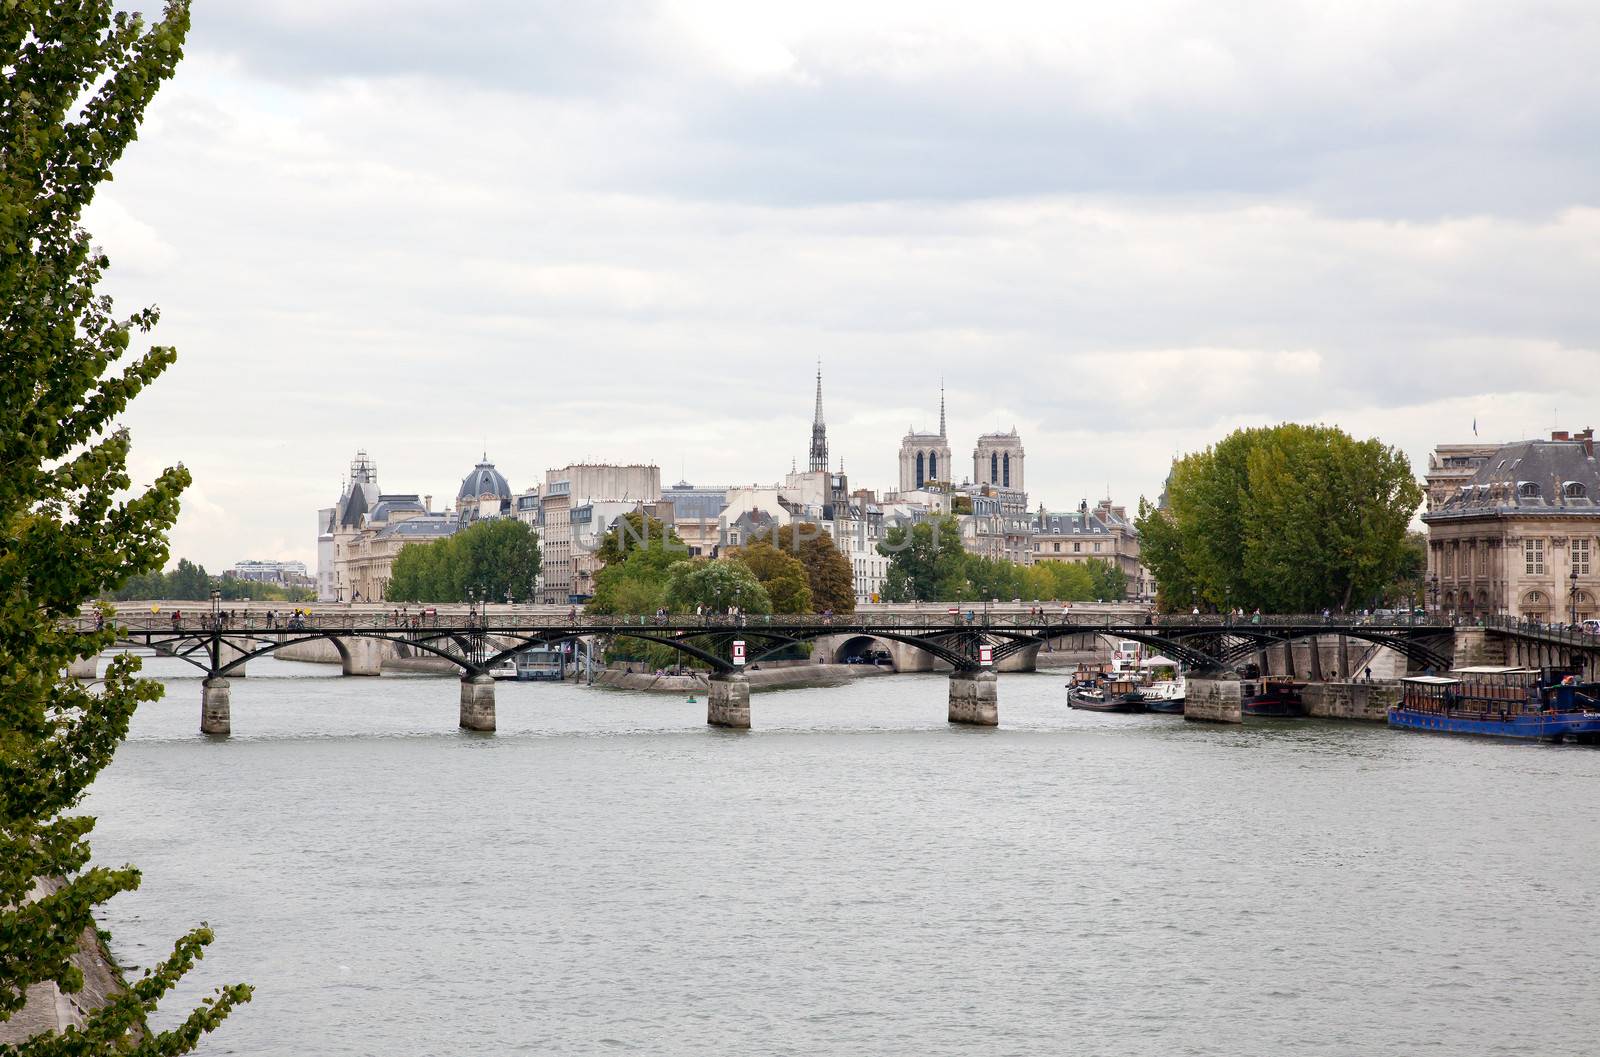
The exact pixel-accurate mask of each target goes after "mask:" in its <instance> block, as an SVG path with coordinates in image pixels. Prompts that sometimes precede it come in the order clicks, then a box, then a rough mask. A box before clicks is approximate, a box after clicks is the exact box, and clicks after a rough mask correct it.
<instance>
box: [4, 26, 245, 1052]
mask: <svg viewBox="0 0 1600 1057" xmlns="http://www.w3.org/2000/svg"><path fill="white" fill-rule="evenodd" d="M188 28H189V9H188V4H187V3H183V2H171V3H169V4H168V5H167V7H166V12H165V15H164V17H163V18H162V19H161V20H159V21H157V22H155V23H153V24H149V25H147V24H145V23H144V22H143V21H142V20H140V19H139V18H138V16H135V15H130V14H125V13H114V12H113V9H112V5H111V4H110V3H99V4H55V3H47V2H45V0H18V2H11V3H7V4H5V5H3V6H0V37H3V38H4V40H3V44H0V56H3V57H0V350H3V355H4V369H3V370H0V416H3V419H4V421H5V428H4V429H3V430H0V466H3V467H4V472H0V1018H4V1019H9V1018H10V1017H11V1016H12V1015H13V1014H14V1013H16V1012H17V1011H18V1010H19V1009H20V1008H22V1006H23V1004H24V996H25V993H26V991H27V989H28V988H29V987H30V986H32V985H34V984H37V983H43V982H47V981H54V982H55V983H56V984H58V985H59V986H60V988H61V989H62V990H63V991H65V992H67V993H69V994H71V993H74V992H77V991H78V990H80V989H81V988H82V986H83V974H82V972H81V971H80V970H78V969H77V968H76V967H74V966H73V964H72V962H71V960H70V959H71V956H72V955H73V954H74V953H75V952H76V951H77V949H78V946H79V943H80V939H81V938H82V937H83V936H84V935H85V933H86V932H89V930H92V929H93V927H94V916H93V915H94V909H95V908H96V907H97V906H99V905H100V904H102V903H104V902H105V901H106V900H108V899H110V898H111V897H112V896H114V895H116V894H117V893H119V892H126V891H130V890H132V889H134V888H136V887H138V884H139V873H138V871H137V870H135V869H133V868H132V867H122V868H119V869H112V868H109V867H105V866H94V867H90V866H89V861H90V848H89V842H88V837H89V833H90V832H91V830H92V829H93V827H94V820H93V819H92V818H90V817H87V816H83V815H73V814H71V812H72V811H73V810H74V809H75V808H77V807H78V805H79V804H80V803H81V801H82V798H83V796H84V793H85V791H86V790H87V789H88V787H89V785H90V783H91V782H92V781H93V780H94V777H95V775H97V774H98V773H99V772H100V771H101V769H102V768H104V767H105V766H106V765H107V764H108V763H109V762H110V761H111V758H112V755H113V753H114V752H115V751H116V748H117V746H118V745H119V744H120V743H121V742H122V740H123V738H124V737H125V736H126V735H127V731H128V721H129V719H130V718H131V716H132V715H133V712H134V710H135V708H137V707H138V705H139V703H140V702H143V701H152V700H155V699H156V698H158V697H159V696H160V695H161V687H160V684H158V683H156V682H154V681H153V680H148V679H140V678H138V675H137V673H138V670H139V662H138V659H137V658H134V657H127V656H124V657H119V658H116V659H115V660H113V661H112V662H111V663H110V664H109V665H107V668H106V673H105V679H104V681H103V682H102V683H101V684H100V686H99V687H98V689H97V692H90V691H89V690H88V689H87V688H85V687H82V686H79V685H77V684H76V683H74V682H72V681H70V680H67V679H65V678H64V677H63V676H62V674H61V673H62V671H63V669H65V668H66V667H67V665H68V664H70V663H71V662H72V661H73V660H75V659H77V658H79V657H83V656H91V655H93V654H95V653H98V652H99V651H100V650H101V649H103V648H105V647H108V646H109V645H111V643H112V641H113V637H114V633H113V632H112V631H111V630H110V629H107V630H106V631H105V632H102V633H94V632H79V631H77V630H76V628H75V627H73V626H71V625H67V624H64V623H63V622H64V621H65V620H67V619H68V618H71V617H73V616H74V615H76V614H77V612H78V610H79V607H80V605H81V604H82V602H83V600H84V599H87V598H95V597H101V596H104V595H105V594H107V593H110V592H112V591H115V590H116V589H117V588H118V587H119V586H120V585H121V584H122V583H123V582H124V581H125V580H127V579H128V578H130V577H132V576H137V575H141V574H149V573H154V572H158V571H159V570H160V569H161V568H162V566H163V565H165V563H166V560H167V543H166V534H167V533H168V532H169V531H170V530H171V528H172V525H173V523H174V522H175V521H176V519H177V516H178V500H179V496H180V494H181V493H182V491H183V489H184V488H185V487H186V486H187V485H188V483H189V474H188V473H187V472H186V471H185V470H184V469H183V468H182V467H181V466H178V467H171V468H169V469H167V470H164V471H163V472H162V473H161V474H160V475H159V476H158V477H157V478H156V480H155V482H154V483H153V484H152V485H151V486H150V487H149V488H147V489H145V490H143V491H130V490H131V489H132V486H133V480H132V478H131V476H130V475H129V473H128V469H127V462H128V451H129V438H128V434H127V432H126V431H124V430H121V429H117V428H115V426H114V424H115V423H116V421H117V420H118V418H119V417H120V416H121V415H122V413H123V412H124V410H125V409H126V408H127V406H128V404H129V402H130V401H131V400H132V399H133V398H134V397H135V396H136V395H137V394H138V393H139V392H140V391H142V390H143V389H144V387H145V386H147V385H149V384H150V383H151V382H152V381H154V380H155V378H156V377H157V376H159V375H160V374H161V372H162V371H164V370H165V369H166V368H167V367H168V366H170V365H171V364H172V362H173V360H174V358H175V355H176V354H175V353H174V351H173V350H172V349H171V348H166V347H159V346H158V347H153V348H151V349H149V350H148V351H147V352H145V353H143V354H142V355H138V356H136V357H135V358H134V359H133V360H132V362H129V363H122V362H121V361H122V360H123V357H124V355H125V354H126V353H127V352H128V348H129V345H130V343H131V341H132V338H133V336H134V334H135V333H141V334H142V333H146V332H148V331H149V330H150V329H151V328H152V327H153V326H154V325H155V323H156V319H157V312H156V310H155V309H154V308H147V309H143V310H141V311H137V312H134V313H133V314H132V315H131V316H128V317H126V318H118V317H116V316H115V315H114V314H113V306H112V304H111V301H110V298H108V297H106V296H104V295H102V294H99V293H97V292H96V290H95V287H96V285H97V284H98V282H99V281H100V278H101V276H102V275H103V274H104V272H105V270H106V268H107V267H109V263H110V262H109V261H108V260H107V259H106V257H105V256H104V255H102V254H100V253H99V252H98V251H97V250H95V249H93V248H92V247H91V244H90V238H89V234H88V233H87V232H86V231H85V230H84V229H83V227H82V226H81V224H80V218H81V216H82V213H83V210H84V208H85V207H86V206H87V205H88V204H89V202H90V201H91V200H92V198H93V196H94V192H95V189H96V188H97V187H98V185H99V184H100V183H101V182H102V181H104V180H106V179H109V177H110V170H111V166H112V164H113V163H114V162H115V161H116V160H117V159H118V158H119V157H121V155H122V152H123V150H124V149H125V148H126V147H127V145H128V144H129V143H130V142H131V141H132V140H133V139H134V137H135V136H136V134H137V131H138V126H139V122H140V120H141V118H142V117H143V115H144V111H145V108H146V106H148V105H149V103H150V100H151V99H152V98H153V97H154V95H155V93H156V90H157V89H158V88H159V87H160V85H161V83H162V82H163V81H165V80H166V79H167V78H169V77H171V76H172V73H173V70H174V68H175V67H176V64H177V62H178V59H179V57H180V56H181V54H182V47H183V42H184V38H185V35H186V34H187V32H188ZM41 878H47V879H50V880H51V887H52V888H53V891H49V892H48V893H46V894H43V895H41V896H40V897H39V898H37V899H33V900H32V901H30V898H29V897H30V893H31V892H32V891H33V888H34V884H35V881H36V880H37V879H41ZM89 934H90V935H92V932H89ZM211 940H212V934H211V932H210V930H209V929H206V928H203V927H202V928H197V929H195V930H194V931H192V932H190V933H189V934H188V935H186V936H184V937H183V938H182V939H180V940H179V941H178V942H177V944H176V945H175V946H174V948H173V951H172V954H171V955H170V956H169V957H167V958H166V959H164V960H163V961H162V962H161V963H160V964H159V965H157V966H156V967H155V968H154V969H152V970H150V971H148V972H147V973H146V974H145V975H144V976H143V977H142V978H140V979H138V980H136V981H134V982H133V983H132V984H131V985H130V987H129V989H128V991H126V992H125V993H123V994H121V995H118V996H115V997H113V998H112V999H111V1000H110V1001H109V1002H108V1003H107V1004H106V1005H105V1006H103V1007H102V1008H100V1009H98V1010H95V1011H93V1012H91V1013H90V1014H89V1016H88V1020H87V1023H86V1026H85V1027H84V1029H83V1030H82V1031H81V1032H79V1033H76V1034H74V1035H71V1036H35V1037H34V1038H32V1039H30V1040H28V1041H26V1042H23V1043H21V1044H20V1045H19V1046H17V1047H16V1048H14V1049H13V1050H12V1051H11V1052H15V1053H19V1054H28V1055H44V1054H67V1053H72V1054H111V1053H124V1052H138V1053H144V1054H158V1053H159V1054H177V1053H185V1052H188V1051H190V1050H191V1049H193V1047H194V1045H195V1043H196V1042H197V1041H198V1039H199V1038H200V1036H201V1035H202V1034H203V1033H205V1032H208V1031H210V1030H212V1029H213V1028H215V1027H216V1026H217V1025H218V1024H220V1023H221V1022H222V1020H223V1019H224V1018H226V1017H227V1015H228V1014H229V1013H230V1012H231V1011H232V1010H233V1008H234V1007H235V1006H236V1005H237V1004H238V1003H240V1002H244V1001H247V1000H248V999H249V996H250V991H249V988H247V987H244V986H241V985H234V986H230V987H225V988H221V989H219V990H218V991H217V992H215V994H214V995H213V996H212V997H210V998H208V999H207V1000H206V1002H205V1003H204V1004H203V1005H201V1006H200V1007H199V1008H197V1009H195V1010H194V1011H193V1012H192V1013H190V1014H189V1016H188V1017H187V1018H186V1019H185V1020H184V1022H183V1023H182V1024H181V1025H179V1026H178V1027H176V1028H173V1029H170V1030H168V1031H163V1032H159V1033H152V1034H148V1035H147V1036H145V1037H144V1038H143V1039H142V1040H139V1041H136V1040H137V1033H138V1032H140V1031H143V1030H144V1028H145V1014H146V1012H147V1011H149V1010H153V1009H155V1007H156V1005H157V1003H158V1001H159V1000H160V999H161V997H162V996H164V995H165V994H167V993H168V992H169V991H170V990H171V989H172V987H173V986H174V985H175V984H177V982H178V981H179V980H180V979H181V978H182V977H183V976H184V975H185V974H186V973H187V972H188V971H189V970H190V968H192V966H193V964H194V962H195V960H196V959H197V958H199V957H201V956H202V954H203V952H204V948H205V947H206V946H207V945H208V944H209V943H210V942H211ZM135 1047H137V1049H135Z"/></svg>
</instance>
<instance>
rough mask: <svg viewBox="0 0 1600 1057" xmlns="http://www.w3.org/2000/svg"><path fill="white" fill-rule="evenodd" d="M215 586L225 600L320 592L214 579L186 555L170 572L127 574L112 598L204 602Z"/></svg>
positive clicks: (285, 598) (284, 598) (281, 598)
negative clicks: (126, 577)
mask: <svg viewBox="0 0 1600 1057" xmlns="http://www.w3.org/2000/svg"><path fill="white" fill-rule="evenodd" d="M213 587H215V588H216V590H217V591H219V592H220V593H221V595H222V597H223V599H224V600H225V601H230V602H232V601H256V602H311V601H314V600H315V599H316V597H317V593H316V592H315V591H313V590H311V589H310V588H309V587H295V586H291V585H289V584H269V583H261V582H259V581H256V580H241V579H239V578H238V577H236V576H234V575H233V574H232V573H223V574H222V577H221V578H220V579H218V580H215V581H213V580H212V579H211V577H210V576H208V575H206V567H205V566H204V565H196V564H195V563H194V562H192V561H190V560H189V559H187V558H180V559H178V566H177V568H175V569H173V570H172V571H171V572H167V573H162V572H153V573H141V574H140V575H138V576H130V577H128V580H127V582H126V583H124V584H123V585H122V586H121V587H119V588H117V589H116V590H115V591H113V592H111V594H110V597H111V598H112V600H113V601H117V602H138V601H143V600H146V599H172V600H174V601H181V602H205V601H208V600H210V598H211V591H212V588H213Z"/></svg>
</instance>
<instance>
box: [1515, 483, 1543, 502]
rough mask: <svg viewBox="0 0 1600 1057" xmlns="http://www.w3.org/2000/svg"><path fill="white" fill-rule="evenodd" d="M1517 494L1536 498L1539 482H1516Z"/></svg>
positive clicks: (1524, 497) (1526, 497)
mask: <svg viewBox="0 0 1600 1057" xmlns="http://www.w3.org/2000/svg"><path fill="white" fill-rule="evenodd" d="M1517 495H1519V496H1521V497H1522V498H1523V499H1538V498H1539V482H1538V481H1520V482H1518V483H1517Z"/></svg>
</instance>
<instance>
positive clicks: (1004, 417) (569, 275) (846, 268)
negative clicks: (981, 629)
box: [88, 0, 1600, 570]
mask: <svg viewBox="0 0 1600 1057" xmlns="http://www.w3.org/2000/svg"><path fill="white" fill-rule="evenodd" d="M152 6H153V5H152ZM1596 55H1600V7H1597V6H1596V5H1595V4H1594V3H1593V2H1592V0H1572V2H1566V0H1556V2H1539V0H1531V2H1530V0H1518V2H1516V3H1509V2H1505V3H1499V2H1490V0H1462V2H1451V0H1405V2H1394V3H1370V2H1365V0H1339V2H1337V3H1333V2H1324V3H1316V4H1306V3H1295V2H1293V0H1270V2H1262V3H1247V2H1238V3H1218V2H1216V0H1209V2H1200V3H1182V2H1159V0H1156V2H1149V3H1141V4H1108V3H1104V2H1097V3H1082V4H1074V3H1065V2H1062V0H1051V2H1043V3H1021V2H1006V0H985V2H983V3H973V2H971V0H966V2H962V3H946V2H942V0H914V2H905V3H901V2H881V0H880V2H873V0H868V2H863V0H849V2H844V0H807V2H805V3H793V4H767V3H759V2H756V0H668V2H662V3H626V2H611V0H594V2H584V3H573V2H571V0H564V2H558V3H544V2H535V0H457V2H455V3H452V4H438V3H434V2H427V3H424V2H421V0H344V2H340V0H248V2H246V0H196V2H195V12H194V31H193V34H192V36H191V38H190V43H189V47H188V49H187V54H186V58H185V60H184V62H183V63H182V65H181V66H180V68H179V73H178V76H177V78H176V79H175V81H173V82H172V83H171V84H170V85H169V86H168V87H167V88H165V89H164V90H163V91H162V93H161V95H160V97H159V98H158V100H157V101H156V103H155V105H154V106H153V108H152V110H151V112H150V115H149V118H148V120H147V122H146V126H145V129H144V133H143V135H142V138H141V139H140V141H139V142H138V143H137V144H135V145H134V147H133V148H132V149H131V150H130V151H129V152H128V154H127V155H126V156H125V158H124V159H123V162H122V164H121V165H120V167H119V168H118V170H117V178H116V182H115V183H113V184H111V185H108V186H107V187H106V188H105V189H104V190H103V191H102V192H101V194H100V196H99V198H98V200H97V201H96V203H95V205H94V207H93V209H92V211H91V213H90V215H89V218H88V219H89V224H90V227H91V229H92V230H93V231H94V233H95V236H96V238H97V239H98V241H99V242H100V243H101V244H102V245H103V246H104V247H105V249H106V250H107V252H108V253H109V254H110V255H111V257H112V262H113V271H112V281H111V287H110V288H111V291H112V292H113V293H115V294H116V295H117V296H118V299H119V305H120V307H121V308H123V309H126V310H131V309H132V308H133V307H134V306H136V305H139V304H144V303H155V304H158V305H159V306H160V307H161V309H162V323H161V327H160V329H159V333H158V338H159V340H161V341H162V342H163V343H170V344H174V345H176V346H177V347H178V351H179V361H178V364H177V366H176V367H175V368H174V369H173V370H172V371H171V372H169V374H168V375H166V376H165V377H164V378H163V379H162V380H161V381H160V382H159V383H158V384H157V385H156V386H155V387H154V388H153V389H152V390H150V391H149V392H147V393H146V394H145V395H144V396H142V397H140V399H139V400H138V402H137V404H136V408H135V410H133V411H132V412H131V413H130V414H129V416H128V423H129V425H131V426H132V427H133V430H134V439H135V467H134V469H135V472H136V473H137V474H138V475H139V476H140V477H141V478H143V479H148V478H149V477H150V476H152V475H153V473H154V472H155V470H156V469H157V468H158V467H159V466H162V465H167V464H169V463H173V462H178V461H182V462H184V463H185V464H186V465H187V466H188V467H189V468H190V469H191V470H192V471H193V473H194V478H195V484H194V487H193V488H192V490H191V491H190V492H189V494H188V496H187V499H186V501H185V505H184V513H183V517H182V520H181V521H180V523H179V526H178V529H177V531H176V532H175V534H174V537H173V554H174V557H175V558H176V557H177V556H180V555H183V556H189V557H192V558H195V559H197V560H199V561H201V562H203V563H204V564H206V565H207V566H208V567H210V568H212V569H213V570H216V569H220V568H222V567H226V566H227V565H230V564H232V563H233V562H234V561H237V560H239V559H243V558H280V557H281V558H291V557H292V558H302V559H305V560H306V561H307V562H308V563H309V562H310V561H311V560H312V559H313V557H314V549H315V524H314V513H315V510H316V508H318V507H320V506H327V505H331V504H332V503H333V501H334V499H335V498H336V496H337V492H338V489H339V484H340V480H341V477H342V475H343V474H344V473H345V471H346V467H347V466H348V464H349V461H350V458H351V455H352V453H353V452H354V450H355V449H357V448H365V449H366V450H367V451H368V452H369V453H370V454H371V455H372V457H373V458H374V459H375V460H376V462H377V465H378V470H379V481H380V483H381V484H382V486H383V488H384V489H385V490H386V491H394V492H418V493H431V494H433V495H434V496H435V497H436V506H437V505H438V503H439V501H442V500H444V499H447V498H449V497H451V496H453V495H454V493H455V489H456V487H457V486H458V484H459V482H460V480H461V478H462V477H463V476H464V475H465V474H466V473H467V472H468V471H469V470H470V469H471V467H472V465H473V464H474V462H476V461H477V459H478V457H479V455H480V453H481V452H482V451H483V450H485V449H487V451H488V454H489V457H490V459H492V460H493V461H494V462H495V463H496V464H497V465H498V466H499V468H500V469H501V471H502V472H503V473H505V475H506V476H507V477H508V478H509V479H510V481H511V483H512V485H513V486H514V487H516V488H518V489H521V488H523V487H526V486H528V485H530V484H534V483H536V482H538V481H539V480H542V478H543V475H544V471H545V470H546V469H548V468H550V467H555V466H561V465H565V464H567V463H569V462H574V461H582V460H591V461H626V462H635V461H653V462H657V463H659V464H660V466H661V468H662V478H663V481H664V482H671V481H675V480H677V479H678V478H679V477H685V476H686V477H687V478H688V479H689V480H690V481H692V482H695V483H697V484H709V483H716V484H727V483H749V482H757V481H759V482H765V483H770V482H773V481H775V480H776V479H778V478H779V477H780V476H781V475H782V473H783V472H785V471H787V470H788V469H789V467H790V464H791V461H792V460H795V459H798V460H800V462H801V463H802V464H803V463H804V460H805V452H806V444H807V441H808V439H809V422H810V415H811V400H812V384H813V383H812V379H813V370H814V365H815V362H816V359H817V357H819V356H820V357H821V359H822V361H823V370H824V377H825V386H826V406H827V417H828V436H829V440H830V442H831V444H832V449H833V456H834V460H835V462H838V461H841V460H842V461H843V463H844V466H845V469H846V471H847V472H848V473H849V474H850V477H851V482H852V484H853V485H856V486H865V487H870V488H876V489H886V488H893V487H894V486H895V483H896V482H895V475H896V453H897V451H898V446H899V441H900V437H901V435H902V434H903V433H904V432H905V431H906V429H907V427H908V426H912V425H915V426H917V427H919V428H924V427H933V426H935V425H936V423H937V403H938V388H939V380H940V378H941V377H943V378H944V379H945V380H946V384H947V385H948V388H949V397H948V399H949V408H950V411H949V419H950V433H951V444H952V447H953V449H954V450H955V454H956V460H957V465H958V467H965V468H967V470H968V471H969V472H970V465H971V459H970V456H971V449H972V446H973V442H974V440H975V438H976V436H977V435H978V434H979V433H981V432H985V431H988V430H992V429H996V428H1001V429H1008V428H1010V427H1011V426H1013V425H1014V426H1016V427H1017V429H1018V430H1020V431H1021V433H1022V437H1023V442H1024V444H1025V446H1026V449H1027V454H1028V461H1027V484H1028V487H1029V491H1030V492H1031V493H1032V496H1033V500H1034V502H1035V504H1036V505H1037V503H1039V502H1041V501H1042V502H1044V503H1045V504H1046V505H1048V506H1050V507H1053V508H1062V507H1066V506H1069V505H1075V504H1076V503H1077V502H1078V500H1079V499H1082V498H1085V497H1087V498H1089V499H1090V500H1091V501H1092V500H1094V499H1097V498H1099V497H1100V496H1102V495H1104V494H1105V493H1106V491H1107V489H1108V487H1109V489H1110V493H1111V494H1112V495H1113V496H1114V497H1115V498H1117V499H1118V500H1119V501H1124V502H1126V503H1127V504H1129V505H1130V506H1132V505H1134V504H1135V503H1137V501H1138V498H1139V496H1140V495H1141V494H1142V495H1148V496H1151V497H1154V496H1155V495H1156V494H1157V493H1158V492H1159V491H1160V488H1161V482H1162V479H1163V477H1164V476H1165V474H1166V470H1167V467H1168V464H1169V462H1170V460H1171V458H1172V456H1173V454H1174V453H1176V452H1181V451H1187V450H1193V449H1196V448H1200V447H1204V446H1205V445H1206V444H1208V443H1210V442H1211V441H1213V440H1215V439H1217V438H1218V437H1220V436H1221V435H1223V434H1224V433H1226V432H1228V431H1229V430H1232V429H1234V428H1235V427H1238V426H1242V425H1258V424H1265V423H1272V422H1278V421H1283V420H1290V419H1292V420H1297V421H1322V422H1329V423H1335V424H1338V425H1340V426H1343V427H1344V428H1346V429H1347V430H1350V431H1351V432H1353V433H1356V434H1358V435H1361V436H1378V437H1381V438H1383V439H1384V440H1386V441H1388V442H1389V443H1393V444H1396V445H1398V446H1400V447H1401V448H1403V449H1404V450H1405V451H1406V452H1407V453H1408V454H1409V455H1410V456H1411V458H1412V461H1413V465H1414V466H1416V467H1417V468H1418V471H1419V474H1420V471H1421V466H1422V465H1425V462H1426V453H1427V451H1428V450H1429V448H1430V447H1431V446H1432V445H1433V444H1434V443H1435V442H1438V441H1456V440H1464V439H1466V440H1470V439H1471V437H1472V423H1473V420H1474V418H1476V419H1477V422H1478V426H1479V430H1480V433H1481V434H1482V435H1483V436H1484V438H1485V439H1491V438H1498V439H1507V440H1515V439H1518V438H1521V437H1523V436H1532V435H1536V434H1538V433H1540V432H1543V431H1547V430H1549V429H1550V428H1551V427H1552V426H1553V425H1557V424H1559V426H1560V427H1561V428H1581V427H1582V426H1585V425H1591V424H1593V425H1600V407H1597V406H1596V390H1597V380H1600V337H1597V333H1600V328H1597V322H1600V307H1597V305H1600V298H1597V294H1596V291H1597V290H1600V202H1597V196H1600V190H1597V189H1600V157H1597V151H1600V78H1596V76H1595V72H1594V63H1595V56H1596Z"/></svg>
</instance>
